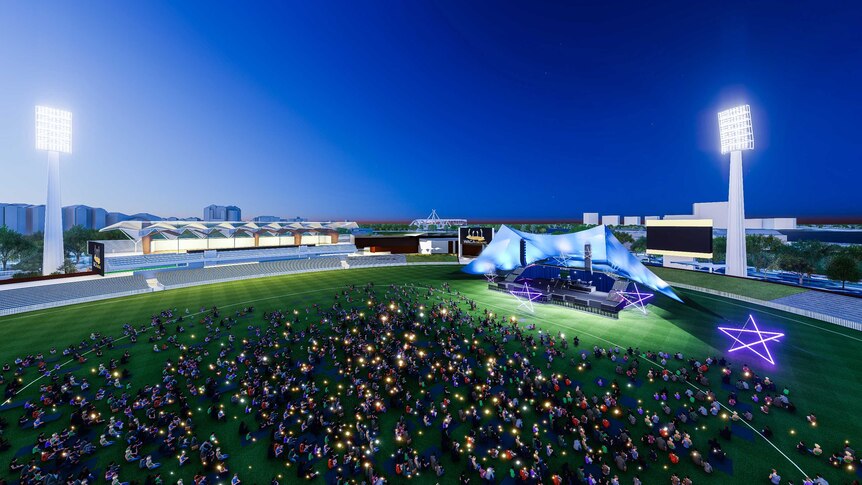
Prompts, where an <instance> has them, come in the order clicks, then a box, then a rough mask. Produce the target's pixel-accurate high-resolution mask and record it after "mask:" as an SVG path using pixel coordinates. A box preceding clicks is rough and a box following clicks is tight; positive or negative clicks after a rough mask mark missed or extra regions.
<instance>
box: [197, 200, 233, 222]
mask: <svg viewBox="0 0 862 485" xmlns="http://www.w3.org/2000/svg"><path fill="white" fill-rule="evenodd" d="M203 220H205V221H227V222H238V221H241V220H242V209H240V208H239V207H237V206H235V205H217V204H210V205H208V206H206V207H204V217H203Z"/></svg>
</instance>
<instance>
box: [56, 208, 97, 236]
mask: <svg viewBox="0 0 862 485" xmlns="http://www.w3.org/2000/svg"><path fill="white" fill-rule="evenodd" d="M90 209H91V207H89V206H86V205H80V204H77V205H67V206H66V207H63V230H64V231H68V230H69V229H71V228H72V227H73V226H84V227H90Z"/></svg>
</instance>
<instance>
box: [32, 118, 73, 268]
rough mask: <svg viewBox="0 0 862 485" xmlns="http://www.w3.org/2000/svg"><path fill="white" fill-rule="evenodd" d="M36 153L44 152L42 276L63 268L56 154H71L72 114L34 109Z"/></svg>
mask: <svg viewBox="0 0 862 485" xmlns="http://www.w3.org/2000/svg"><path fill="white" fill-rule="evenodd" d="M36 150H42V151H46V152H48V200H46V201H45V244H44V246H43V248H42V274H43V275H49V274H52V273H54V272H55V271H58V270H59V269H60V266H62V265H63V214H62V212H61V209H60V153H72V113H71V112H69V111H63V110H61V109H55V108H48V107H46V106H36Z"/></svg>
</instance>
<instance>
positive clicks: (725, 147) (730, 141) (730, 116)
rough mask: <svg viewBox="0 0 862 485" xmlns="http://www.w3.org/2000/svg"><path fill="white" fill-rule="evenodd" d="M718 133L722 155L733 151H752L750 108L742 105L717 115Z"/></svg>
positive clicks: (752, 138) (752, 133)
mask: <svg viewBox="0 0 862 485" xmlns="http://www.w3.org/2000/svg"><path fill="white" fill-rule="evenodd" d="M718 131H719V137H720V139H721V154H722V155H724V154H725V153H730V152H733V151H742V150H754V131H753V130H752V128H751V107H750V106H749V105H747V104H744V105H742V106H737V107H735V108H730V109H726V110H724V111H722V112H720V113H718Z"/></svg>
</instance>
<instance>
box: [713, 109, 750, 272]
mask: <svg viewBox="0 0 862 485" xmlns="http://www.w3.org/2000/svg"><path fill="white" fill-rule="evenodd" d="M718 130H719V134H720V138H721V154H722V155H724V154H725V153H728V152H729V153H730V189H729V191H728V194H727V210H728V214H727V256H726V258H725V270H724V273H725V274H727V275H731V276H742V277H745V276H748V262H747V256H746V251H745V200H744V196H743V191H742V152H743V150H754V131H752V127H751V108H750V107H749V106H748V105H747V104H744V105H742V106H737V107H735V108H730V109H728V110H724V111H722V112H720V113H718Z"/></svg>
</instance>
